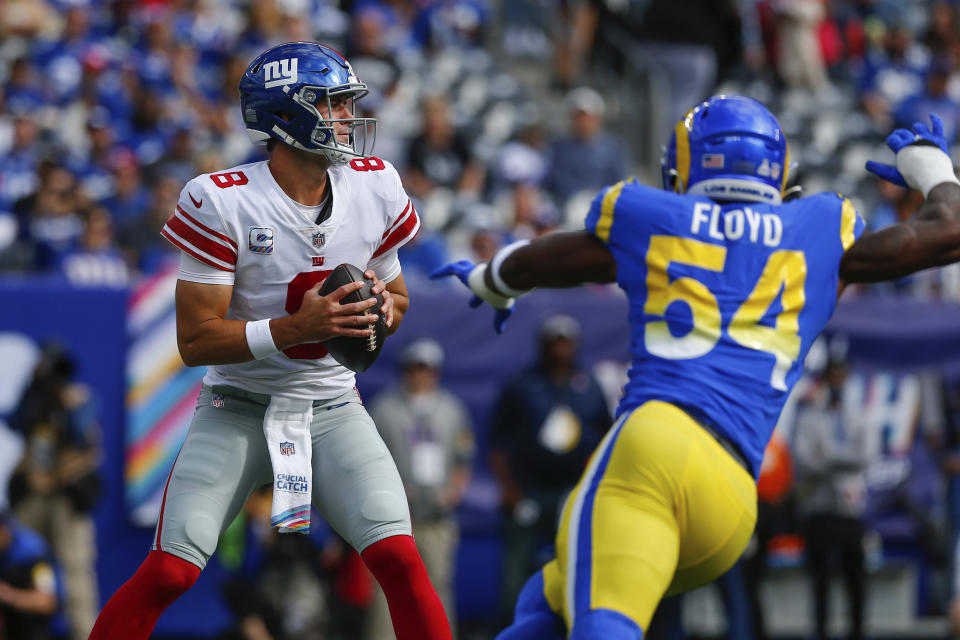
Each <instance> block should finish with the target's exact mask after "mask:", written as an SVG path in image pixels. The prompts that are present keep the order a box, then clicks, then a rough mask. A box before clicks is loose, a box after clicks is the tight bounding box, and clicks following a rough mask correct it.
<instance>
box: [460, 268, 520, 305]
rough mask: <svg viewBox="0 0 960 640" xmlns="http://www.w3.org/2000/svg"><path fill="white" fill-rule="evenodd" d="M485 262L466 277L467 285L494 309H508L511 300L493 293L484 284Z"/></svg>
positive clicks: (496, 292)
mask: <svg viewBox="0 0 960 640" xmlns="http://www.w3.org/2000/svg"><path fill="white" fill-rule="evenodd" d="M488 268H489V267H488V265H487V263H486V262H481V263H480V264H478V265H477V266H475V267H474V268H473V269H472V270H471V271H470V275H468V276H467V285H468V286H469V287H470V290H471V291H473V292H474V293H475V294H477V295H478V296H480V298H481V299H482V300H483V301H485V302H486V303H487V304H489V305H490V306H491V307H493V308H494V309H509V308H511V307H512V306H513V298H511V297H509V296H505V295H503V294H502V293H500V292H498V291H494V290H493V289H491V288H490V287H488V286H487V283H486V282H484V279H483V274H484V273H485V272H486V271H487V269H488Z"/></svg>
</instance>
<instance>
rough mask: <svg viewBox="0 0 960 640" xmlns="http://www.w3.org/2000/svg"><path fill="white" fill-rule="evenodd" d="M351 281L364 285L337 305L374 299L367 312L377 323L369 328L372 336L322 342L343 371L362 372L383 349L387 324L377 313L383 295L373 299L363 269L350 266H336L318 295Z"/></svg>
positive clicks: (371, 283)
mask: <svg viewBox="0 0 960 640" xmlns="http://www.w3.org/2000/svg"><path fill="white" fill-rule="evenodd" d="M351 282H362V283H363V284H364V286H363V288H362V289H358V290H357V291H354V292H353V293H351V294H350V295H347V296H344V298H343V299H342V300H340V304H349V303H351V302H363V301H364V300H366V299H367V298H371V297H376V298H377V304H376V305H375V306H373V307H371V308H370V309H369V310H368V312H369V313H372V314H376V315H377V317H378V319H377V321H376V322H374V323H373V324H372V325H370V326H371V328H372V329H373V333H371V334H370V335H369V336H367V337H366V338H354V337H350V336H337V337H336V338H330V339H329V340H324V342H323V346H324V347H326V348H327V351H329V352H330V355H331V356H333V359H334V360H336V361H337V362H339V363H340V364H342V365H343V366H345V367H346V368H347V369H350V370H352V371H357V372H359V371H366V370H367V369H368V368H369V367H370V365H372V364H373V363H374V361H375V360H376V359H377V356H379V355H380V351H381V350H382V349H383V341H384V339H385V338H386V337H387V325H386V317H385V316H384V315H383V314H382V313H381V312H380V307H382V306H383V294H378V295H377V296H373V294H372V293H370V290H371V289H373V280H368V279H366V278H364V277H363V269H358V268H357V267H355V266H353V265H352V264H347V263H343V264H341V265H337V267H336V268H335V269H334V270H333V272H332V273H331V274H330V275H329V276H327V279H326V280H324V281H323V285H322V286H321V287H320V295H322V296H325V295H327V294H329V293H331V292H332V291H333V290H335V289H337V288H339V287H342V286H343V285H345V284H350V283H351ZM364 313H367V312H364Z"/></svg>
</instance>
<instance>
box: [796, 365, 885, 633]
mask: <svg viewBox="0 0 960 640" xmlns="http://www.w3.org/2000/svg"><path fill="white" fill-rule="evenodd" d="M846 378H847V366H846V363H845V362H844V361H843V360H842V359H840V358H839V357H837V355H836V354H831V357H830V359H829V360H828V362H827V365H826V367H825V369H824V371H823V374H822V380H821V383H820V386H819V387H817V388H816V389H815V390H814V391H813V393H812V398H811V401H810V402H809V403H808V404H806V405H804V406H801V407H800V408H798V413H797V424H796V435H795V438H796V439H795V442H794V446H795V454H796V462H797V473H798V478H799V485H798V499H797V504H798V506H799V508H800V509H801V513H802V515H803V516H805V519H806V534H805V538H806V543H807V567H808V569H809V571H810V575H811V579H812V585H811V586H812V592H813V597H814V616H815V629H816V635H815V637H816V639H817V640H826V639H827V637H828V635H827V619H828V611H827V601H828V598H829V595H830V575H831V573H832V572H831V568H832V567H835V566H839V567H840V568H841V570H842V574H843V582H844V586H845V587H846V594H847V601H848V612H849V613H848V629H849V632H848V637H850V638H852V639H853V640H863V637H864V634H863V622H864V603H865V601H866V598H865V595H866V594H865V587H866V567H865V563H864V550H863V538H864V523H863V514H864V510H865V508H866V481H865V478H864V472H865V471H866V468H867V466H868V464H869V462H870V460H871V457H872V455H873V452H874V442H873V440H872V436H871V434H870V433H869V432H868V431H867V428H866V427H867V422H866V421H865V420H863V419H862V416H861V415H860V414H859V413H858V411H857V409H856V408H852V407H845V406H844V403H843V390H844V385H845V382H846Z"/></svg>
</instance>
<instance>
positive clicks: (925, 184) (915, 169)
mask: <svg viewBox="0 0 960 640" xmlns="http://www.w3.org/2000/svg"><path fill="white" fill-rule="evenodd" d="M897 170H899V171H900V174H901V175H902V176H903V179H904V180H906V181H907V184H908V185H910V186H911V187H912V188H914V189H917V190H918V191H920V192H922V193H923V197H924V198H926V197H927V196H928V195H929V194H930V190H931V189H933V188H934V187H935V186H937V185H939V184H943V183H944V182H952V183H953V184H960V180H957V174H956V173H955V172H954V170H953V162H952V161H951V160H950V156H948V155H947V154H945V153H944V152H943V150H941V149H940V148H939V147H934V146H932V145H926V144H911V145H909V146H906V147H904V148H903V149H901V150H900V151H899V152H898V153H897Z"/></svg>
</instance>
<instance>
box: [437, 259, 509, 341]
mask: <svg viewBox="0 0 960 640" xmlns="http://www.w3.org/2000/svg"><path fill="white" fill-rule="evenodd" d="M486 268H487V265H486V263H481V264H478V265H475V264H473V263H472V262H470V261H469V260H459V261H457V262H449V263H447V264H445V265H443V266H442V267H440V268H439V269H437V270H435V271H434V272H433V273H431V274H430V279H431V280H439V279H440V278H446V277H449V276H457V278H459V279H460V282H462V283H463V284H464V285H466V287H467V288H468V289H470V290H471V291H473V294H474V295H473V297H472V298H471V299H470V303H469V304H470V306H471V307H472V308H474V309H476V308H477V307H479V306H480V305H481V304H483V303H484V302H486V303H488V304H489V305H490V306H491V307H493V308H494V312H493V328H494V330H495V331H496V332H497V333H502V332H503V325H504V324H506V322H507V319H508V318H509V317H510V314H512V313H513V306H514V299H513V298H507V297H505V296H500V295H498V294H496V293H495V292H493V291H490V289H488V288H487V287H485V286H483V285H482V280H483V278H482V276H483V272H484V271H485V270H486ZM471 274H472V277H471Z"/></svg>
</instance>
